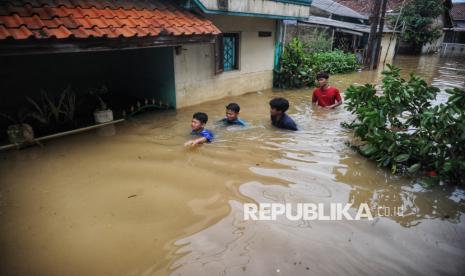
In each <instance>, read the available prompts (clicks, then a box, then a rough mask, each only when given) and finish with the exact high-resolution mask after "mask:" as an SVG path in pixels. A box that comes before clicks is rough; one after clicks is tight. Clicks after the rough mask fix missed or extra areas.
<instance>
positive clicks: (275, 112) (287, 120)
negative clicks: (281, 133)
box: [270, 98, 297, 130]
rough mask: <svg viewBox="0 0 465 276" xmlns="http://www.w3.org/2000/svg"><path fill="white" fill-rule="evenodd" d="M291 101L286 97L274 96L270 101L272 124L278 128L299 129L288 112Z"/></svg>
mask: <svg viewBox="0 0 465 276" xmlns="http://www.w3.org/2000/svg"><path fill="white" fill-rule="evenodd" d="M288 109H289V102H288V101H287V100H286V99H284V98H274V99H272V100H271V101H270V115H271V124H272V125H274V126H275V127H278V128H283V129H288V130H297V125H296V124H295V122H294V120H292V118H291V117H289V116H288V115H287V114H286V111H287V110H288Z"/></svg>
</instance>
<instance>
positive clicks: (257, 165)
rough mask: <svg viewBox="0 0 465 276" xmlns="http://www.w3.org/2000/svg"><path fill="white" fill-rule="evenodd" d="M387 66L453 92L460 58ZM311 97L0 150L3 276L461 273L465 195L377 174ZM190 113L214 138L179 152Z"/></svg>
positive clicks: (335, 118) (176, 114)
mask: <svg viewBox="0 0 465 276" xmlns="http://www.w3.org/2000/svg"><path fill="white" fill-rule="evenodd" d="M397 63H398V66H400V67H401V68H403V69H405V70H406V71H409V70H416V71H418V72H419V73H421V74H422V75H423V76H424V77H425V78H427V80H428V81H429V82H430V83H433V85H435V86H438V87H440V88H441V89H445V88H448V87H462V88H464V87H465V84H464V80H465V62H463V60H462V61H460V60H443V59H439V58H437V57H434V56H433V57H422V58H420V59H418V58H413V57H402V58H401V59H400V58H399V59H398V61H397ZM415 68H416V69H415ZM404 74H405V75H406V76H407V75H408V72H404ZM379 79H380V73H379V72H361V73H354V74H348V75H341V76H335V77H333V78H331V79H330V81H331V83H332V84H333V85H335V86H338V87H340V88H341V89H345V88H347V87H348V86H349V85H350V84H352V83H366V82H374V83H378V82H379ZM274 96H284V97H286V98H288V99H289V100H290V102H291V105H292V106H291V108H290V110H289V114H290V115H291V116H292V117H293V118H294V119H295V120H296V122H297V123H298V125H299V126H300V128H301V130H300V131H298V132H287V131H280V130H276V129H274V128H272V127H270V125H269V118H268V104H267V102H268V101H269V99H270V98H272V97H274ZM441 97H445V96H444V95H443V94H441ZM439 100H441V99H439ZM231 101H234V102H238V103H239V104H240V105H241V115H242V116H243V118H244V119H246V120H247V121H248V122H249V123H250V124H251V126H250V127H248V128H245V129H242V128H234V127H232V128H223V127H221V126H218V125H215V124H213V122H214V121H215V120H217V119H220V118H221V117H222V116H223V113H224V110H223V107H224V105H225V104H226V103H227V102H231ZM310 101H311V91H310V90H299V91H275V92H271V91H264V92H259V93H251V94H248V95H245V96H241V97H233V98H228V99H223V100H220V101H215V102H209V103H205V104H202V105H199V106H195V107H189V108H185V109H182V110H178V111H170V112H165V113H155V114H153V113H152V114H146V115H144V116H141V117H138V118H136V119H134V120H132V121H129V122H126V123H124V124H121V125H117V126H116V128H115V129H110V130H108V131H105V132H104V133H97V132H93V133H84V134H80V135H76V136H71V137H66V138H64V139H59V140H55V141H52V142H50V143H48V144H47V145H46V146H45V147H44V148H31V149H27V150H24V151H19V152H15V151H12V152H8V153H0V183H1V184H0V235H1V236H0V255H1V256H2V258H1V259H0V271H1V272H5V274H23V275H29V274H37V275H65V274H66V275H70V274H75V275H104V274H111V275H154V274H155V275H167V274H173V275H207V274H208V275H304V274H305V275H307V274H314V275H315V274H316V275H334V274H363V275H372V274H388V275H393V274H396V275H397V274H401V275H412V274H456V275H459V274H460V272H461V271H463V269H464V268H465V264H464V262H463V259H464V257H465V231H464V230H465V224H464V222H463V221H464V220H463V219H464V211H465V206H464V202H465V195H464V192H463V190H462V189H459V188H456V187H436V188H434V189H431V190H425V189H423V188H422V187H421V186H420V185H418V184H416V183H415V181H414V180H412V179H407V178H404V177H399V176H393V175H391V174H390V173H389V172H388V171H385V170H383V169H379V168H377V167H376V165H375V164H373V163H372V162H370V161H367V160H365V159H363V158H361V157H360V156H359V155H357V154H356V153H354V152H353V151H351V150H350V149H349V148H347V147H346V146H345V144H344V143H345V141H347V140H349V139H350V137H351V135H350V132H348V131H347V130H344V129H342V128H341V127H340V123H341V122H342V121H344V120H349V119H350V118H351V115H350V114H349V113H348V112H346V111H345V110H343V109H342V108H340V109H338V110H335V111H326V110H321V109H313V108H311V106H310ZM195 111H205V112H208V114H209V116H210V118H211V122H209V126H210V128H212V129H213V130H214V132H215V133H216V135H217V139H216V141H215V142H214V143H212V144H209V145H205V146H202V147H198V148H194V149H185V148H183V147H182V144H183V142H184V141H185V140H186V139H188V138H189V136H188V132H189V122H190V116H191V115H192V113H193V112H195ZM244 202H257V203H264V202H279V203H293V204H296V203H324V204H329V203H352V204H353V206H354V207H356V206H358V205H360V204H361V203H368V204H369V206H370V208H372V210H373V211H376V210H377V208H378V207H392V208H394V207H399V206H403V207H404V208H405V209H404V214H405V215H404V216H378V215H377V214H376V212H374V215H375V216H376V217H375V219H374V220H373V221H368V220H362V221H345V220H343V221H289V220H286V219H285V218H282V217H281V218H278V220H277V221H244V220H243V219H242V215H243V214H242V204H243V203H244ZM70 271H71V272H72V273H70ZM2 274H4V273H2Z"/></svg>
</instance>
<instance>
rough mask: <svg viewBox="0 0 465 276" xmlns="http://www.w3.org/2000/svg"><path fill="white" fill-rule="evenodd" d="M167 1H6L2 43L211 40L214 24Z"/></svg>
mask: <svg viewBox="0 0 465 276" xmlns="http://www.w3.org/2000/svg"><path fill="white" fill-rule="evenodd" d="M171 2H172V1H164V0H141V1H136V0H106V1H105V0H103V1H99V0H18V1H8V0H6V1H5V0H0V40H3V39H8V38H10V39H16V40H22V39H29V38H30V39H38V40H43V39H50V38H56V39H65V38H77V39H83V38H89V37H99V38H100V37H104V38H116V37H151V36H152V37H153V36H158V35H168V36H181V35H206V34H213V35H216V34H219V33H221V31H220V30H219V29H218V28H217V27H216V26H214V25H213V24H212V22H211V21H209V20H207V19H205V18H201V17H199V16H196V15H194V14H193V13H192V12H190V11H188V10H185V9H183V8H181V7H178V6H175V5H174V4H172V3H171Z"/></svg>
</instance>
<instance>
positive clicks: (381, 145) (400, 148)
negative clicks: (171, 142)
mask: <svg viewBox="0 0 465 276" xmlns="http://www.w3.org/2000/svg"><path fill="white" fill-rule="evenodd" d="M383 75H384V79H383V85H382V89H383V94H382V95H378V94H377V92H376V89H375V87H374V86H373V85H371V84H366V85H364V86H358V87H356V86H351V87H349V89H348V90H347V92H346V93H345V100H346V108H347V109H348V110H349V111H351V112H352V113H353V114H355V115H356V119H355V120H354V121H353V122H352V123H350V124H349V123H344V124H343V125H344V126H346V127H348V128H351V129H353V130H354V133H355V136H356V137H358V138H359V139H360V141H361V142H360V143H357V144H353V145H352V146H353V147H354V148H356V149H357V150H358V151H359V152H360V153H361V154H362V155H364V156H366V157H368V158H370V159H372V160H375V161H376V162H377V164H378V166H380V167H390V168H391V170H392V172H393V173H408V174H417V173H420V172H422V173H423V175H425V173H426V174H427V175H429V176H431V177H428V178H423V179H422V183H425V184H427V185H431V184H432V183H437V182H438V181H444V182H448V183H454V184H464V183H465V114H464V108H463V107H464V106H465V91H464V90H460V89H457V88H455V89H452V90H447V91H446V92H447V93H448V94H449V95H450V96H449V98H448V100H447V102H446V103H444V104H439V105H433V104H432V101H433V100H434V99H435V98H436V95H437V93H438V92H439V89H437V88H435V87H431V86H428V85H427V83H426V82H425V81H424V80H423V79H422V78H420V77H418V76H416V75H414V74H411V75H410V79H409V80H404V79H402V78H401V77H400V69H398V68H396V67H394V66H390V65H389V69H388V70H387V71H385V72H383Z"/></svg>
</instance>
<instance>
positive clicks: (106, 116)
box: [90, 85, 113, 124]
mask: <svg viewBox="0 0 465 276" xmlns="http://www.w3.org/2000/svg"><path fill="white" fill-rule="evenodd" d="M106 93H108V89H107V87H106V86H105V85H102V86H101V87H100V88H92V89H90V94H91V95H94V96H95V97H96V98H97V100H98V102H99V107H98V108H97V110H95V111H94V120H95V122H96V123H98V124H102V123H106V122H111V121H113V111H111V109H109V108H108V106H107V104H106V103H105V102H104V101H103V99H102V97H101V96H102V95H103V94H106Z"/></svg>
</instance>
